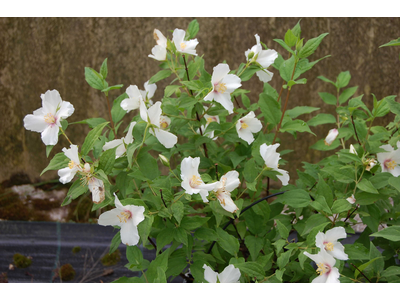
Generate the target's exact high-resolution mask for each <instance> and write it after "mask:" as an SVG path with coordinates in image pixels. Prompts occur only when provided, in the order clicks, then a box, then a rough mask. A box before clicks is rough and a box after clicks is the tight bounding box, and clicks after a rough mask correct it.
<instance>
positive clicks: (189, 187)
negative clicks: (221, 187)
mask: <svg viewBox="0 0 400 300" xmlns="http://www.w3.org/2000/svg"><path fill="white" fill-rule="evenodd" d="M199 165H200V157H195V158H192V157H190V156H189V157H186V158H184V159H183V160H182V163H181V179H182V183H181V186H182V188H184V189H185V191H186V193H187V194H189V195H193V194H200V196H201V198H202V199H203V202H205V203H207V202H208V199H207V196H208V192H209V191H212V190H214V189H215V187H216V186H217V185H218V184H219V183H218V182H215V183H210V184H205V183H204V182H203V180H202V179H201V177H200V174H199Z"/></svg>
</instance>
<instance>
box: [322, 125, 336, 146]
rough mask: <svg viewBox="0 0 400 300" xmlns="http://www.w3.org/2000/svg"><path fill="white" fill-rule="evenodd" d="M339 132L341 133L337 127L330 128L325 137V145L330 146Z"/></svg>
mask: <svg viewBox="0 0 400 300" xmlns="http://www.w3.org/2000/svg"><path fill="white" fill-rule="evenodd" d="M338 134H339V131H338V130H337V129H336V128H333V129H331V130H329V132H328V135H327V136H326V138H325V145H327V146H330V145H331V144H332V143H333V141H334V140H335V139H336V137H337V136H338Z"/></svg>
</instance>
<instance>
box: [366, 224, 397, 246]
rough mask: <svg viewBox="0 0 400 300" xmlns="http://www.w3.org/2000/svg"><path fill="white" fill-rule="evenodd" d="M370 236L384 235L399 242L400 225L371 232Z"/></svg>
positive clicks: (383, 236)
mask: <svg viewBox="0 0 400 300" xmlns="http://www.w3.org/2000/svg"><path fill="white" fill-rule="evenodd" d="M370 236H374V237H382V238H384V239H387V240H389V241H393V242H398V241H400V226H396V225H394V226H390V227H386V228H384V229H382V230H380V231H378V232H375V233H373V234H371V235H370Z"/></svg>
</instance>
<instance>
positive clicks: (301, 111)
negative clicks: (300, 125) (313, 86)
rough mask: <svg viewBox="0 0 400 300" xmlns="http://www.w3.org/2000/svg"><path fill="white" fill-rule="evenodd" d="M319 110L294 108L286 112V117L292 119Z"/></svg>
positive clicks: (303, 107) (304, 107)
mask: <svg viewBox="0 0 400 300" xmlns="http://www.w3.org/2000/svg"><path fill="white" fill-rule="evenodd" d="M316 110H319V107H311V106H296V107H295V108H292V109H288V110H286V113H285V114H286V115H288V116H289V117H291V118H292V119H295V118H297V117H298V116H301V115H304V114H310V113H312V112H313V111H316Z"/></svg>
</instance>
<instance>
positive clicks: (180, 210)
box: [171, 201, 185, 224]
mask: <svg viewBox="0 0 400 300" xmlns="http://www.w3.org/2000/svg"><path fill="white" fill-rule="evenodd" d="M171 211H172V215H173V216H174V217H175V219H176V221H177V222H178V224H180V223H181V220H182V218H183V216H184V215H185V212H184V206H183V203H182V202H180V201H178V202H175V203H174V204H172V205H171Z"/></svg>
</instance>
